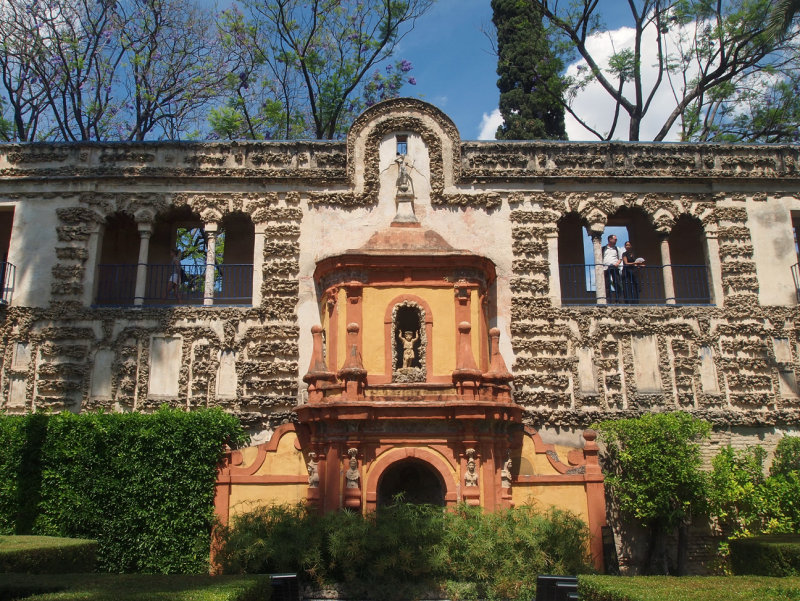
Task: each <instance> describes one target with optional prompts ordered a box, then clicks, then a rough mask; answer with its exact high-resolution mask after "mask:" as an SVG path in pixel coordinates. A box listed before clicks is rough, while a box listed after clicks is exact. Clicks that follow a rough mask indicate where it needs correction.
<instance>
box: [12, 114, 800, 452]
mask: <svg viewBox="0 0 800 601" xmlns="http://www.w3.org/2000/svg"><path fill="white" fill-rule="evenodd" d="M397 131H401V132H404V133H409V134H411V136H412V138H411V141H410V142H409V144H410V146H413V147H414V148H417V149H418V150H417V151H415V152H418V153H419V154H418V156H417V158H418V163H416V165H417V167H418V169H417V171H416V172H412V174H411V176H412V179H413V181H414V185H415V193H416V196H417V205H416V209H415V210H416V211H417V214H418V216H419V217H420V220H421V222H422V223H423V225H426V226H427V227H432V228H434V229H436V230H437V231H440V232H441V233H442V235H443V236H444V237H445V238H446V239H448V240H450V241H452V243H453V246H454V247H457V248H465V249H467V250H470V251H472V252H475V253H478V254H483V255H485V256H488V257H489V258H491V259H492V260H493V261H494V263H495V264H496V266H497V274H498V277H497V281H496V283H495V284H494V287H493V290H492V294H493V295H494V298H495V299H496V305H497V311H496V314H495V315H492V316H491V317H490V319H491V321H492V323H491V324H490V325H491V326H497V327H500V329H501V351H502V353H503V355H504V357H505V360H506V363H507V364H508V365H509V366H512V370H513V372H514V374H515V376H516V380H515V391H514V398H515V400H516V402H517V403H519V404H520V405H522V407H523V408H524V410H525V420H526V422H527V423H528V424H530V425H533V426H535V427H539V428H544V427H546V428H548V429H550V430H558V429H564V430H569V431H573V430H579V429H583V428H584V427H587V426H588V425H590V424H592V423H594V422H596V421H597V420H600V419H605V418H612V417H617V416H631V415H636V414H638V413H640V412H643V411H650V410H653V409H677V408H681V409H686V410H690V411H692V412H694V413H695V414H697V415H698V416H700V417H703V418H706V419H708V420H710V421H711V422H712V423H713V424H714V425H715V427H716V429H717V431H718V432H719V433H720V434H719V436H720V437H721V439H722V438H724V437H725V436H729V439H730V440H733V438H736V437H735V436H734V437H733V438H730V435H728V434H727V433H728V432H733V433H736V432H745V431H752V432H756V433H761V434H758V435H762V434H763V436H762V439H761V440H762V442H764V443H766V444H767V445H768V446H769V445H771V444H773V438H774V437H773V436H772V434H770V433H775V432H783V431H786V430H790V431H794V430H795V429H796V428H797V426H798V416H800V412H798V403H800V397H798V393H797V386H796V373H797V370H798V368H800V357H799V356H798V325H797V324H798V315H797V306H796V300H795V298H794V296H793V293H794V287H793V284H792V283H791V275H790V273H789V271H788V268H789V266H790V265H791V264H792V263H795V262H797V259H796V257H795V256H794V255H793V253H794V248H793V245H791V244H789V243H787V242H786V241H787V240H790V239H791V235H792V231H791V214H792V211H797V212H798V213H800V200H798V199H799V198H800V149H798V148H797V147H794V146H758V147H756V146H722V145H702V146H693V145H680V144H622V143H609V144H579V143H546V142H531V143H494V142H461V141H460V140H459V139H458V132H457V131H456V130H455V127H454V126H453V125H452V122H450V120H449V119H447V117H446V116H444V115H443V114H442V113H441V112H440V111H438V110H437V109H435V108H433V107H431V106H430V105H426V104H424V103H421V102H419V101H413V100H408V99H401V100H397V101H393V102H389V103H382V104H380V105H377V106H376V107H373V109H370V110H369V111H367V113H365V114H364V115H363V116H362V117H360V118H359V120H357V122H356V124H355V125H354V127H353V130H352V131H351V134H350V137H349V138H348V140H347V142H346V143H345V142H317V143H309V142H297V143H214V144H204V143H185V144H179V143H152V144H151V143H138V144H133V143H132V144H75V145H71V144H64V145H61V144H41V145H40V144H34V145H25V146H16V145H7V146H3V147H1V148H0V207H14V211H15V217H14V229H13V231H12V237H11V246H10V249H9V261H10V262H12V263H14V264H15V265H16V266H17V276H16V282H15V286H14V289H13V297H12V301H11V304H10V306H7V307H2V308H0V319H2V322H0V337H2V341H3V343H4V344H3V348H4V349H5V350H4V352H3V354H2V357H1V358H0V359H1V360H2V367H1V369H0V410H6V411H9V412H18V411H29V410H32V409H37V408H48V409H53V410H59V409H70V410H74V411H77V410H86V409H93V408H98V407H106V408H113V409H115V410H149V409H151V408H153V407H156V406H158V405H160V404H161V403H164V402H166V403H170V404H177V405H181V406H186V407H188V408H191V407H196V406H209V405H221V406H223V407H225V408H226V409H228V410H230V411H233V412H235V413H236V414H238V415H239V416H240V417H241V418H242V419H243V421H244V422H245V423H246V424H247V425H248V426H249V427H250V428H251V430H252V431H254V432H258V433H261V435H262V436H263V437H268V436H269V432H270V431H271V430H272V429H274V428H275V427H276V426H277V425H278V424H280V423H283V422H285V421H287V420H291V419H292V407H293V406H294V404H295V403H297V402H298V401H300V402H302V400H303V386H304V385H303V384H302V380H301V379H300V377H301V375H302V374H303V373H304V372H305V368H306V365H307V362H308V358H309V356H310V346H311V337H310V334H309V328H310V326H311V325H313V324H314V323H315V322H316V321H318V318H319V313H318V311H319V303H320V300H319V299H318V298H317V291H316V290H315V288H314V286H313V282H312V281H311V279H312V277H311V276H312V274H313V269H314V266H315V262H316V261H317V260H318V259H319V258H321V257H323V256H326V255H330V254H332V253H333V252H334V251H335V252H341V251H342V250H344V249H347V248H354V247H356V246H358V244H357V243H356V242H354V240H356V241H358V240H361V241H363V240H365V239H366V238H367V237H368V236H369V234H370V232H372V231H374V230H376V229H377V228H378V227H379V226H381V225H385V224H386V223H388V221H389V220H390V219H391V215H392V212H393V202H394V199H393V193H392V190H393V185H394V182H393V179H392V176H391V175H387V173H388V172H387V165H390V164H391V162H392V159H393V156H394V155H393V150H392V135H393V133H394V132H397ZM412 142H413V143H412ZM181 206H188V207H189V208H191V210H192V211H194V213H196V214H197V215H199V217H200V219H201V220H202V221H204V222H206V223H209V224H211V223H218V222H219V221H220V220H221V219H222V218H223V217H224V216H225V215H226V214H228V213H231V212H235V211H238V212H243V213H245V214H247V215H249V216H250V218H251V219H252V221H253V223H254V225H255V231H256V238H257V240H256V244H255V248H256V249H257V254H258V255H259V256H257V257H255V260H254V265H255V269H256V270H257V274H256V277H255V281H256V283H257V287H258V289H257V290H254V294H253V306H252V307H190V306H180V307H163V308H159V307H142V308H93V307H92V303H93V299H94V294H95V292H94V285H95V279H96V264H97V262H98V256H99V248H100V244H101V240H102V233H103V228H104V224H105V221H106V218H107V217H108V216H109V215H111V214H114V213H117V212H122V213H126V214H129V215H131V216H133V217H134V218H135V220H136V222H137V223H138V224H139V225H140V226H147V224H151V223H152V222H153V221H154V220H155V219H157V218H158V215H160V214H162V213H163V212H165V211H167V210H168V209H169V208H170V207H181ZM621 208H628V209H632V210H637V211H640V212H642V213H643V214H645V215H646V216H647V218H648V219H649V220H650V222H651V223H652V225H653V227H654V229H655V231H656V232H657V233H658V234H659V235H663V236H667V235H668V234H669V233H670V231H671V229H672V227H673V226H674V225H675V223H676V221H677V220H678V219H679V218H680V217H681V216H689V217H691V218H692V219H695V220H697V221H698V222H699V223H700V224H702V228H703V232H704V235H705V236H706V238H707V249H708V250H709V257H708V260H709V268H710V270H711V273H712V279H714V282H713V286H712V288H713V295H714V303H713V305H711V306H639V307H614V306H562V304H561V301H560V290H559V288H558V277H557V264H558V259H557V256H556V255H557V237H558V232H559V230H558V224H559V222H560V220H562V219H564V218H565V217H566V216H569V215H577V216H578V217H579V219H580V221H581V223H584V224H585V225H586V226H587V227H588V229H589V230H590V231H591V232H594V233H595V234H596V235H600V234H601V233H602V231H603V229H604V227H605V225H606V223H607V222H608V219H609V218H610V217H611V216H613V215H614V214H615V212H617V211H618V210H619V209H621ZM365 224H369V226H368V227H367V226H365ZM326 227H327V229H325V228H326ZM320 232H324V235H320ZM773 239H775V240H778V241H780V244H778V242H775V243H774V244H773ZM755 241H758V244H756V242H755ZM359 243H360V242H359ZM787 245H788V246H787ZM787 248H788V254H787ZM259 262H260V264H259ZM259 282H260V284H259ZM154 338H155V339H158V342H156V343H154V342H153V340H154ZM154 344H155V346H154ZM156 347H157V348H158V353H159V357H161V356H162V355H163V357H165V359H164V361H165V362H166V363H165V364H164V365H159V367H158V368H157V369H158V373H157V376H158V377H157V378H156V379H157V380H158V381H156V382H153V381H151V380H152V378H151V371H152V369H153V367H152V366H153V359H152V357H151V353H152V352H153V349H154V348H156ZM176 349H177V350H176ZM160 360H161V359H159V361H160ZM333 367H334V368H335V367H336V366H333ZM173 373H177V374H178V376H177V388H174V386H173V385H172V384H169V383H168V382H167V380H169V378H170V377H171V375H170V374H173ZM219 374H223V376H224V378H225V381H226V383H225V384H224V385H220V382H218V381H217V380H218V377H219ZM231 378H234V381H235V385H232V384H230V381H231ZM162 380H163V382H162ZM747 429H752V430H747ZM764 433H767V434H764ZM758 435H754V436H756V438H753V440H756V439H757V438H758ZM740 439H741V440H745V439H746V440H750V438H748V437H744V438H740ZM257 440H258V438H257Z"/></svg>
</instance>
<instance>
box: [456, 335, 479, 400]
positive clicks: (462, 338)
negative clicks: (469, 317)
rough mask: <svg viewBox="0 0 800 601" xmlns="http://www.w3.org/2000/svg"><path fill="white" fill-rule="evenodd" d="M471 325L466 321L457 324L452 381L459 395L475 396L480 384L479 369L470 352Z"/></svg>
mask: <svg viewBox="0 0 800 601" xmlns="http://www.w3.org/2000/svg"><path fill="white" fill-rule="evenodd" d="M471 329H472V326H471V325H470V324H469V322H468V321H462V322H461V323H459V324H458V351H457V355H456V369H455V370H454V371H453V383H454V384H455V385H456V388H457V391H458V394H459V395H463V396H469V397H472V398H475V397H476V396H477V392H478V388H479V387H480V384H481V370H479V369H478V366H477V365H476V363H475V356H474V355H473V354H472V337H471V336H470V334H469V333H470V330H471Z"/></svg>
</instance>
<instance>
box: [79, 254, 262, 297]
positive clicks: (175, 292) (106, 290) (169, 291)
mask: <svg viewBox="0 0 800 601" xmlns="http://www.w3.org/2000/svg"><path fill="white" fill-rule="evenodd" d="M145 267H146V269H145V287H144V295H143V297H142V298H141V300H140V303H137V302H136V301H137V300H138V299H136V275H137V272H138V269H139V266H138V265H130V264H126V265H108V264H106V265H98V282H97V300H96V303H95V304H97V305H103V306H109V305H112V306H130V305H135V304H144V305H150V306H153V305H203V304H204V300H205V297H206V293H205V292H206V291H205V289H206V265H205V264H202V263H201V264H197V265H192V264H187V265H182V266H181V269H180V270H177V269H176V268H175V266H174V265H172V264H167V265H156V264H148V265H146V266H145ZM172 281H175V282H177V285H176V286H173V285H172V284H171V283H170V282H172ZM211 296H213V304H214V305H249V304H251V303H252V302H253V266H252V264H249V265H215V266H214V290H213V291H212V295H211Z"/></svg>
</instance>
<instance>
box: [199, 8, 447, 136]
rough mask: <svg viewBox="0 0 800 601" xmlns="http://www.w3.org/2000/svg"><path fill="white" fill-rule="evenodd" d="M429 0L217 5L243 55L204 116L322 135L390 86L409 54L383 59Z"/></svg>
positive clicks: (237, 129)
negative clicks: (221, 98)
mask: <svg viewBox="0 0 800 601" xmlns="http://www.w3.org/2000/svg"><path fill="white" fill-rule="evenodd" d="M432 3H433V0H376V1H374V2H363V1H362V0H311V1H310V2H307V1H301V0H243V2H242V4H243V6H244V11H243V12H241V11H239V10H238V9H237V8H236V7H234V8H232V9H230V10H228V11H225V13H224V17H223V19H222V21H221V27H222V29H223V31H224V33H225V37H224V40H225V43H226V45H227V46H228V47H229V48H231V50H232V51H233V52H234V53H235V54H236V55H237V56H238V57H239V58H240V60H241V61H242V67H241V70H240V71H239V72H238V73H237V74H236V75H235V76H232V77H230V78H229V80H228V84H229V87H230V90H231V96H230V98H229V100H228V102H227V104H226V106H225V109H224V111H223V110H221V111H218V112H217V113H216V114H215V115H213V116H212V125H213V127H214V129H215V131H216V132H217V133H218V135H220V136H222V137H230V138H232V137H241V136H245V135H246V136H248V137H251V138H268V137H282V138H295V137H303V136H310V137H314V138H318V139H331V138H335V137H338V136H341V135H342V134H343V133H344V132H345V131H346V130H347V128H348V127H349V125H350V123H351V122H352V120H353V119H354V118H355V116H356V115H358V114H359V113H360V112H361V111H362V110H363V109H364V108H365V107H366V106H369V104H370V103H374V102H376V101H378V100H383V99H385V98H392V97H395V96H397V95H398V93H399V90H400V87H401V86H402V84H403V83H404V82H406V83H410V84H412V85H413V84H414V83H416V82H415V81H414V78H413V77H408V76H407V73H408V71H410V70H411V64H410V63H409V62H408V61H401V62H399V63H396V64H388V65H386V66H385V67H384V68H383V70H377V69H376V67H377V66H378V65H381V64H383V63H384V62H385V61H386V60H387V59H389V58H390V57H391V56H392V55H393V53H394V51H395V48H396V46H397V44H398V43H399V42H400V40H401V39H402V38H403V36H404V35H405V34H406V33H408V31H410V29H411V28H412V27H413V25H414V22H415V21H416V20H417V19H418V18H419V17H421V16H422V15H423V14H425V12H426V11H427V10H428V8H429V7H430V6H431V5H432Z"/></svg>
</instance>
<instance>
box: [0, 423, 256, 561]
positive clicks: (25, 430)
mask: <svg viewBox="0 0 800 601" xmlns="http://www.w3.org/2000/svg"><path fill="white" fill-rule="evenodd" d="M226 440H231V441H232V442H235V443H240V442H242V441H243V434H242V430H241V426H240V425H239V422H238V420H237V419H236V418H235V417H233V416H231V415H228V414H225V413H224V412H222V411H221V410H218V409H213V410H205V411H193V412H190V413H187V412H184V411H180V410H176V409H168V408H162V409H160V410H159V411H157V412H155V413H153V414H149V415H146V414H141V413H125V414H122V413H113V414H112V413H86V414H80V415H74V414H71V413H62V414H58V415H46V414H42V413H36V414H29V415H24V416H7V415H6V416H0V448H2V449H4V453H2V454H0V534H44V535H50V536H68V537H77V538H92V539H96V540H97V541H98V567H99V569H100V570H104V571H110V572H162V573H179V572H180V573H199V572H205V571H207V569H208V554H209V546H210V532H211V526H212V523H213V519H214V509H213V500H214V483H215V481H216V469H217V468H216V466H217V462H218V461H219V459H220V457H221V454H222V450H223V443H224V442H225V441H226Z"/></svg>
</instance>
